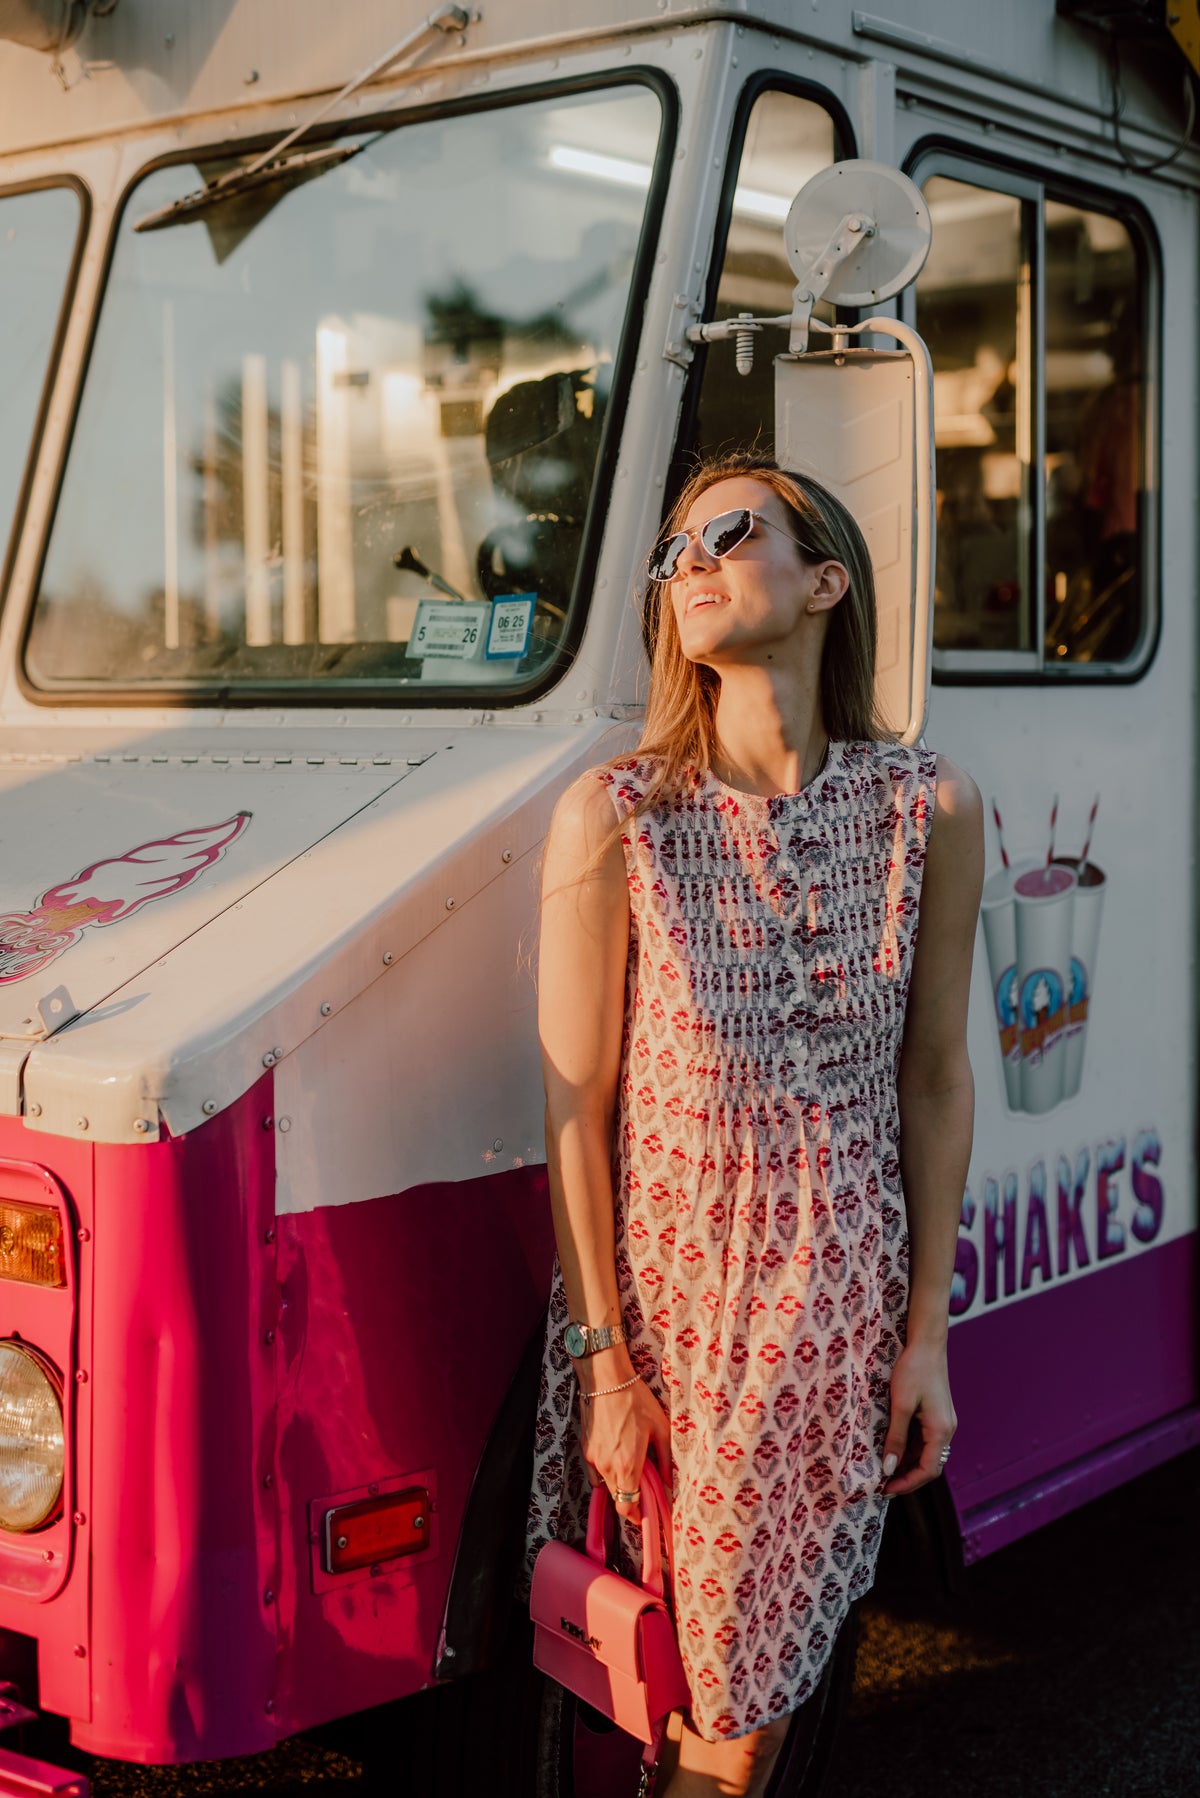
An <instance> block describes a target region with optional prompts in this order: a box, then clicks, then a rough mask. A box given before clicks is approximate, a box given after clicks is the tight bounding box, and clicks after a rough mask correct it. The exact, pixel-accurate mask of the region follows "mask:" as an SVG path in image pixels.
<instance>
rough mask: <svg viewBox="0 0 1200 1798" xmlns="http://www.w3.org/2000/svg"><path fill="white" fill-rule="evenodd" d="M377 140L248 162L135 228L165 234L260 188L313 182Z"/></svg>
mask: <svg viewBox="0 0 1200 1798" xmlns="http://www.w3.org/2000/svg"><path fill="white" fill-rule="evenodd" d="M376 135H378V134H376ZM375 141H376V139H375V138H374V137H372V138H368V139H367V140H366V141H364V142H363V143H360V144H327V145H326V146H325V147H324V148H323V149H320V150H302V151H300V153H299V154H298V155H296V156H286V157H274V158H273V160H272V161H271V162H268V163H266V164H265V165H263V166H255V165H254V164H250V163H247V164H246V165H245V166H244V167H243V168H235V169H230V170H228V172H227V173H226V174H224V175H219V176H218V177H217V178H216V180H215V181H212V182H210V183H209V185H208V186H207V187H198V188H197V189H196V191H195V192H194V193H190V194H184V196H183V198H182V199H181V200H173V201H172V202H171V204H170V205H169V206H164V207H162V208H161V210H160V211H158V212H151V213H148V214H147V216H146V217H145V218H144V219H139V220H138V222H137V224H136V225H135V226H134V227H133V228H134V230H135V231H165V230H166V229H167V227H168V225H181V224H183V223H184V221H185V220H187V219H193V218H196V217H197V216H198V215H199V214H201V213H205V212H210V211H211V210H212V208H213V207H214V206H222V205H224V203H225V201H226V200H237V199H240V198H241V197H242V195H243V194H248V193H253V192H254V191H255V190H256V189H257V188H262V187H270V186H272V185H273V184H274V183H275V182H278V181H286V182H289V183H290V182H299V181H307V180H311V179H312V177H313V176H315V175H323V174H324V173H325V171H326V170H327V169H334V168H337V167H338V165H339V164H340V163H343V162H349V160H350V158H351V157H352V156H357V155H358V154H359V152H360V151H362V150H365V149H366V148H367V146H368V144H373V143H374V142H375Z"/></svg>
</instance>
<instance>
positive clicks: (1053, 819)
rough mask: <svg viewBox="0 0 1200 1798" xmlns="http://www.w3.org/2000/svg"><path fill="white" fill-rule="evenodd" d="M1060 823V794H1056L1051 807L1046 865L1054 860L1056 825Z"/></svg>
mask: <svg viewBox="0 0 1200 1798" xmlns="http://www.w3.org/2000/svg"><path fill="white" fill-rule="evenodd" d="M1057 823H1058V794H1057V793H1056V794H1055V795H1054V804H1053V805H1052V806H1051V808H1050V847H1049V849H1048V850H1047V851H1046V866H1047V867H1049V866H1050V863H1051V862H1052V861H1053V860H1054V827H1055V825H1056V824H1057Z"/></svg>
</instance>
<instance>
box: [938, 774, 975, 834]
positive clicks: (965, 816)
mask: <svg viewBox="0 0 1200 1798" xmlns="http://www.w3.org/2000/svg"><path fill="white" fill-rule="evenodd" d="M937 813H938V816H939V817H940V818H942V819H943V820H945V821H946V828H945V832H944V834H948V835H954V836H958V837H960V838H963V837H969V836H971V835H973V834H974V833H975V832H976V831H977V830H981V829H982V827H983V800H982V798H981V796H980V792H979V788H978V787H977V786H976V785H975V782H974V781H973V780H972V779H971V776H970V775H969V774H968V773H967V772H966V770H965V768H960V767H959V766H958V764H957V763H956V762H952V761H951V760H950V757H949V756H948V755H939V756H938V757H937Z"/></svg>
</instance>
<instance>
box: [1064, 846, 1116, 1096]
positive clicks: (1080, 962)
mask: <svg viewBox="0 0 1200 1798" xmlns="http://www.w3.org/2000/svg"><path fill="white" fill-rule="evenodd" d="M1055 862H1056V865H1057V866H1059V867H1064V868H1069V869H1071V870H1072V871H1073V872H1074V873H1075V875H1076V882H1077V884H1076V887H1075V906H1074V916H1073V921H1072V926H1071V979H1070V990H1069V991H1068V994H1067V1050H1066V1061H1065V1071H1064V1074H1063V1098H1064V1099H1073V1098H1074V1097H1075V1094H1076V1093H1077V1092H1078V1091H1079V1087H1080V1082H1081V1081H1082V1078H1083V1055H1084V1049H1085V1048H1086V1046H1087V1026H1088V1010H1089V1008H1090V1006H1091V1001H1092V994H1093V992H1094V991H1095V980H1096V950H1097V946H1098V944H1099V941H1100V919H1101V917H1102V916H1103V914H1104V891H1105V887H1106V886H1107V881H1106V880H1105V877H1104V874H1103V872H1102V870H1101V869H1099V868H1098V867H1097V866H1096V864H1095V862H1075V861H1073V860H1072V859H1071V858H1070V857H1069V856H1061V857H1056V858H1055Z"/></svg>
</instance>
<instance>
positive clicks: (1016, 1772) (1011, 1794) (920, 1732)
mask: <svg viewBox="0 0 1200 1798" xmlns="http://www.w3.org/2000/svg"><path fill="white" fill-rule="evenodd" d="M897 1559H898V1557H897V1555H896V1554H895V1553H894V1552H893V1553H892V1555H891V1556H890V1557H889V1562H888V1565H887V1566H886V1568H885V1570H884V1575H883V1577H882V1578H881V1582H880V1584H879V1586H878V1587H877V1589H876V1591H875V1593H874V1594H872V1596H871V1597H870V1598H869V1599H867V1600H866V1601H865V1602H864V1604H863V1607H862V1612H863V1616H862V1634H861V1641H860V1647H859V1657H858V1668H857V1674H856V1679H855V1689H854V1696H853V1699H852V1702H851V1708H850V1714H849V1716H848V1718H847V1721H846V1724H845V1726H844V1729H843V1732H842V1736H841V1739H840V1741H839V1745H838V1749H837V1753H836V1756H835V1761H834V1765H833V1769H832V1772H831V1776H830V1780H829V1785H828V1788H827V1792H826V1795H825V1798H1001V1795H1003V1798H1105V1795H1111V1798H1200V1451H1196V1452H1193V1453H1191V1454H1188V1455H1186V1456H1184V1457H1182V1458H1181V1459H1179V1460H1177V1461H1174V1462H1172V1463H1170V1464H1169V1465H1168V1466H1166V1467H1162V1468H1159V1469H1157V1470H1156V1471H1155V1472H1153V1473H1150V1474H1145V1475H1143V1476H1142V1477H1141V1478H1140V1479H1138V1480H1135V1481H1133V1482H1132V1483H1131V1484H1130V1485H1128V1486H1126V1487H1124V1488H1122V1489H1121V1490H1120V1491H1118V1492H1114V1493H1110V1494H1109V1495H1108V1496H1107V1497H1105V1498H1102V1499H1097V1500H1096V1501H1095V1502H1093V1503H1092V1504H1090V1505H1087V1506H1085V1507H1084V1508H1083V1509H1082V1510H1080V1511H1077V1512H1075V1513H1074V1514H1073V1515H1072V1516H1070V1517H1067V1518H1064V1519H1062V1521H1060V1522H1058V1523H1055V1524H1051V1525H1050V1526H1049V1527H1048V1528H1046V1529H1044V1530H1041V1531H1039V1532H1038V1533H1037V1534H1036V1535H1033V1536H1030V1537H1027V1538H1026V1539H1025V1540H1024V1541H1023V1542H1018V1543H1015V1544H1014V1545H1013V1546H1012V1547H1011V1548H1007V1549H1003V1550H1002V1551H1001V1552H1000V1553H999V1554H996V1555H993V1556H992V1557H990V1558H989V1559H988V1560H986V1561H983V1562H981V1563H980V1564H979V1565H978V1566H976V1567H972V1568H968V1569H967V1570H966V1571H965V1573H964V1574H963V1575H962V1578H961V1580H960V1582H959V1584H958V1586H957V1589H956V1590H954V1591H953V1592H950V1593H948V1592H947V1591H946V1590H945V1588H944V1587H943V1586H942V1584H941V1583H940V1582H939V1581H937V1580H935V1579H933V1578H931V1577H930V1576H929V1575H928V1573H927V1572H926V1571H924V1570H923V1569H918V1568H917V1567H916V1566H914V1565H911V1564H910V1565H905V1564H903V1562H902V1561H901V1564H899V1565H898V1564H897ZM403 1766H404V1747H403V1743H402V1742H401V1741H397V1742H396V1768H397V1772H399V1770H400V1769H401V1768H403ZM92 1777H93V1788H92V1789H93V1792H94V1793H95V1795H96V1798H207V1795H209V1794H215V1793H223V1792H247V1791H258V1792H262V1793H268V1794H272V1795H273V1798H300V1795H301V1794H303V1795H304V1798H380V1795H381V1794H382V1792H383V1791H384V1789H385V1788H382V1787H378V1786H376V1785H375V1783H374V1782H373V1781H372V1780H370V1779H369V1778H368V1777H366V1776H365V1775H364V1773H363V1770H362V1768H361V1766H360V1765H359V1763H358V1762H357V1761H356V1760H354V1759H353V1758H352V1756H350V1755H347V1754H339V1753H334V1752H331V1751H330V1750H329V1749H328V1748H325V1747H321V1746H318V1745H317V1744H316V1743H314V1742H310V1741H307V1740H306V1739H304V1738H298V1739H296V1740H294V1741H291V1742H286V1743H284V1744H283V1746H282V1747H280V1748H279V1749H277V1750H276V1751H275V1752H274V1753H272V1754H267V1755H260V1756H257V1757H256V1758H254V1759H252V1760H245V1761H219V1762H209V1763H207V1764H205V1765H202V1766H195V1767H189V1768H183V1769H180V1768H135V1767H131V1766H128V1765H125V1764H123V1763H120V1762H115V1761H99V1762H96V1763H94V1764H93V1767H92ZM419 1784H420V1782H419V1781H415V1780H412V1779H409V1780H405V1778H404V1777H403V1774H402V1773H400V1776H399V1777H396V1775H395V1774H394V1775H393V1777H392V1778H391V1779H390V1780H389V1781H388V1784H387V1787H386V1792H387V1794H388V1798H392V1795H393V1794H396V1793H398V1792H399V1793H403V1794H404V1798H422V1792H421V1790H420V1789H419ZM481 1798H483V1795H482V1794H481ZM614 1798H620V1795H619V1794H614Z"/></svg>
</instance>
